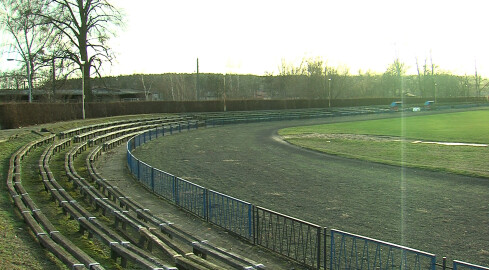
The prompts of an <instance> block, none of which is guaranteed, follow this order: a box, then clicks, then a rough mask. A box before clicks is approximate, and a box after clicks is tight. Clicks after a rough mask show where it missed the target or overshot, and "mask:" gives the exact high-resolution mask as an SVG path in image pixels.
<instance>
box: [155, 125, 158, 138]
mask: <svg viewBox="0 0 489 270" xmlns="http://www.w3.org/2000/svg"><path fill="white" fill-rule="evenodd" d="M155 130H156V138H158V127H156V129H155Z"/></svg>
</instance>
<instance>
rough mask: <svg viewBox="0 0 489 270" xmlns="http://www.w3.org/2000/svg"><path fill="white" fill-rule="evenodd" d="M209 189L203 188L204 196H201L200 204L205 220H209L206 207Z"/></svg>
mask: <svg viewBox="0 0 489 270" xmlns="http://www.w3.org/2000/svg"><path fill="white" fill-rule="evenodd" d="M208 198H209V190H208V189H204V196H203V199H202V204H203V211H204V213H203V214H204V219H205V220H206V221H209V211H208V209H207V207H208V206H209V201H208V200H209V199H208Z"/></svg>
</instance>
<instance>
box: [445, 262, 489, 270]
mask: <svg viewBox="0 0 489 270" xmlns="http://www.w3.org/2000/svg"><path fill="white" fill-rule="evenodd" d="M467 268H468V269H471V270H489V267H484V266H480V265H475V264H471V263H466V262H462V261H457V260H454V261H453V270H458V269H460V270H462V269H467Z"/></svg>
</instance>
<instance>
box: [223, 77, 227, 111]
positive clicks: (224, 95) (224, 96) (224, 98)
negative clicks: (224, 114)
mask: <svg viewBox="0 0 489 270" xmlns="http://www.w3.org/2000/svg"><path fill="white" fill-rule="evenodd" d="M223 91H224V94H223V101H224V111H226V73H224V89H223Z"/></svg>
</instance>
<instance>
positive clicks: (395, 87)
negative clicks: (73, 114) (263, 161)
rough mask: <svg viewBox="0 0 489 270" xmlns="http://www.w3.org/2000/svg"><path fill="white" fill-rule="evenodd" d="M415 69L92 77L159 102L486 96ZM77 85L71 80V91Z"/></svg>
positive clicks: (286, 67)
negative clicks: (140, 93)
mask: <svg viewBox="0 0 489 270" xmlns="http://www.w3.org/2000/svg"><path fill="white" fill-rule="evenodd" d="M426 62H427V61H425V63H424V65H422V66H418V69H417V70H418V71H419V72H418V73H417V74H415V75H407V74H406V72H407V68H406V65H405V64H404V63H403V62H401V61H400V60H399V59H395V60H394V61H393V62H392V63H391V64H390V65H389V66H388V67H387V69H386V71H385V72H384V73H373V72H370V71H367V72H359V73H358V74H350V72H349V70H348V68H346V67H342V68H336V67H330V66H327V65H326V64H325V62H324V61H322V60H321V59H319V58H311V59H304V60H303V61H302V62H301V63H300V64H299V65H296V66H294V65H291V64H288V63H286V62H285V61H284V62H282V65H281V66H280V68H279V73H278V74H277V75H274V74H271V73H269V74H266V75H264V76H256V75H240V74H211V73H205V74H199V76H197V74H174V73H168V74H135V75H129V76H118V77H104V78H95V79H94V80H93V85H94V86H95V87H100V88H109V89H110V88H112V89H138V90H141V91H144V92H145V93H146V94H147V97H148V98H149V97H150V94H156V95H157V96H158V98H159V99H161V100H209V99H224V98H228V99H254V98H255V99H263V98H265V99H266V98H270V99H342V98H393V99H400V98H401V97H403V96H404V97H406V96H407V97H409V96H416V97H423V98H426V99H436V98H437V97H440V98H441V97H469V96H472V97H480V96H481V92H482V91H483V90H484V91H488V90H489V89H488V87H486V86H487V84H483V82H482V78H481V77H480V76H478V75H477V76H474V75H472V76H468V75H465V76H459V75H453V74H450V73H447V72H442V71H441V69H440V68H439V67H438V66H436V65H435V64H432V63H431V64H426ZM79 85H80V82H79V81H75V80H74V81H71V87H72V88H73V89H77V88H79Z"/></svg>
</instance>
